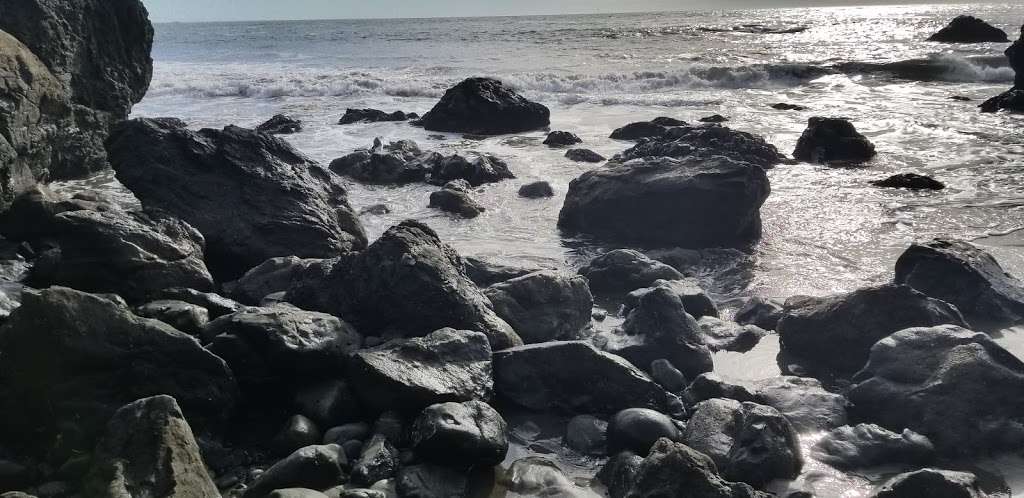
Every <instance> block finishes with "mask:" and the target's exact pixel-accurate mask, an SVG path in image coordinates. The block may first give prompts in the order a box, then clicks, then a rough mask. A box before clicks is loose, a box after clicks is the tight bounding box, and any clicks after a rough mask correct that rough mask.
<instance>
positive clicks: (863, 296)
mask: <svg viewBox="0 0 1024 498" xmlns="http://www.w3.org/2000/svg"><path fill="white" fill-rule="evenodd" d="M944 324H953V325H961V326H966V325H965V323H964V320H963V317H962V316H961V315H960V312H959V311H957V309H956V308H955V307H953V306H952V305H950V304H949V303H946V302H944V301H940V300H938V299H932V298H930V297H928V296H925V295H924V294H922V293H920V292H918V291H916V290H914V289H912V288H910V287H909V286H906V285H893V284H887V285H881V286H877V287H866V288H863V289H859V290H856V291H853V292H850V293H848V294H837V295H833V296H827V297H820V298H791V299H789V300H788V301H786V313H785V315H783V317H782V319H781V320H779V325H778V332H779V337H780V338H781V342H782V350H783V351H785V352H787V353H789V354H792V355H793V356H795V357H797V358H799V359H800V361H802V362H805V363H802V365H803V366H805V367H808V368H814V369H819V370H824V371H832V372H837V373H845V374H849V373H853V372H856V371H857V370H859V369H860V368H861V367H863V366H864V362H866V361H867V358H868V353H869V352H870V350H871V347H872V346H873V345H874V344H875V343H876V342H878V341H879V340H881V339H884V338H885V337H887V336H889V335H890V334H892V333H893V332H896V331H899V330H903V329H905V328H909V327H929V326H933V325H944Z"/></svg>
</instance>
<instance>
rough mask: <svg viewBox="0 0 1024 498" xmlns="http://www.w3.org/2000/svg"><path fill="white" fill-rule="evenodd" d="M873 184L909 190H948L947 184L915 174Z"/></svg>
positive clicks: (901, 174) (901, 175) (890, 178)
mask: <svg viewBox="0 0 1024 498" xmlns="http://www.w3.org/2000/svg"><path fill="white" fill-rule="evenodd" d="M871 184H872V185H874V186H876V187H884V188H905V189H908V190H942V189H944V188H946V184H944V183H942V182H940V181H938V180H936V179H934V178H932V177H930V176H925V175H918V174H915V173H900V174H898V175H893V176H890V177H889V178H886V179H884V180H876V181H873V182H871Z"/></svg>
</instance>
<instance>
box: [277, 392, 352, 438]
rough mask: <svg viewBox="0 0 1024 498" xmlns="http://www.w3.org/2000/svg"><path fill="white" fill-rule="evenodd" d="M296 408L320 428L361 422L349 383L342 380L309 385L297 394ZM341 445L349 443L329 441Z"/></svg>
mask: <svg viewBox="0 0 1024 498" xmlns="http://www.w3.org/2000/svg"><path fill="white" fill-rule="evenodd" d="M294 401H295V407H296V409H297V410H298V411H299V413H301V414H303V415H305V416H307V417H309V418H311V419H313V421H314V422H316V423H317V424H320V427H332V426H334V425H336V424H340V423H345V422H354V421H356V420H359V419H360V418H361V417H360V415H361V414H362V413H361V410H360V406H359V403H358V401H356V399H355V395H354V394H353V393H352V389H351V388H350V387H349V385H348V383H347V382H345V381H344V380H341V379H328V380H325V381H321V382H317V383H309V384H308V385H305V386H303V387H302V388H300V389H299V390H298V392H296V393H295V400H294ZM324 440H325V443H327V442H331V443H333V442H337V443H339V444H341V443H344V442H346V441H348V440H347V439H346V440H344V441H327V438H326V435H325V438H324Z"/></svg>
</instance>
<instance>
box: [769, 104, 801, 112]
mask: <svg viewBox="0 0 1024 498" xmlns="http://www.w3.org/2000/svg"><path fill="white" fill-rule="evenodd" d="M770 107H771V108H772V109H775V110H776V111H806V110H808V109H810V108H809V107H805V106H802V105H797V104H787V103H785V102H779V103H778V104H772V105H771V106H770Z"/></svg>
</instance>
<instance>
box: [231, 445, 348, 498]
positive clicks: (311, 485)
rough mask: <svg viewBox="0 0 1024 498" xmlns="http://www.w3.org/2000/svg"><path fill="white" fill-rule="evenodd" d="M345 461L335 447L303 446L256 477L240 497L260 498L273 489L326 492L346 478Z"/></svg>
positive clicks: (346, 461)
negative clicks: (304, 489) (323, 490)
mask: <svg viewBox="0 0 1024 498" xmlns="http://www.w3.org/2000/svg"><path fill="white" fill-rule="evenodd" d="M347 468H348V460H347V459H346V458H345V453H344V452H343V451H341V447H340V446H338V445H336V444H327V445H323V446H306V447H305V448H302V449H299V450H297V451H295V452H294V453H292V454H291V455H288V456H287V457H285V458H284V459H283V460H281V461H279V462H277V463H275V464H274V465H273V466H271V467H270V468H269V469H267V470H266V472H263V473H262V474H260V476H259V477H257V478H256V480H254V481H253V482H252V483H251V484H250V485H249V488H248V489H246V490H245V493H243V494H242V496H243V497H244V498H263V497H264V496H266V495H267V494H268V493H270V492H271V491H273V490H275V489H286V488H308V489H327V488H329V487H331V486H334V485H336V484H340V483H342V482H344V481H345V479H346V478H347V475H348V474H347V472H346V469H347Z"/></svg>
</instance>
